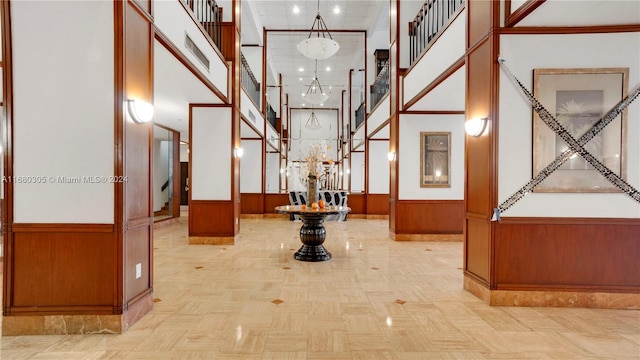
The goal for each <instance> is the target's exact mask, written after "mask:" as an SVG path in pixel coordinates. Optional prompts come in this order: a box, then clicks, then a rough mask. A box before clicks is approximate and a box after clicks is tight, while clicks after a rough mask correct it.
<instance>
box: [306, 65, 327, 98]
mask: <svg viewBox="0 0 640 360" xmlns="http://www.w3.org/2000/svg"><path fill="white" fill-rule="evenodd" d="M303 96H304V98H305V99H306V101H307V102H309V103H311V104H321V103H323V102H325V101H327V99H329V95H327V94H325V93H324V91H322V85H320V80H318V60H316V70H315V72H314V76H313V80H312V81H311V84H309V88H308V89H307V92H306V93H305V94H304V95H303Z"/></svg>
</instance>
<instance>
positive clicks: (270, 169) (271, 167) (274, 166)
mask: <svg viewBox="0 0 640 360" xmlns="http://www.w3.org/2000/svg"><path fill="white" fill-rule="evenodd" d="M280 166H281V164H280V155H279V154H278V153H267V169H266V170H267V171H266V179H265V181H266V190H265V192H266V193H277V192H278V191H279V190H280V187H279V186H280V183H279V182H278V179H279V177H280ZM241 181H242V179H241Z"/></svg>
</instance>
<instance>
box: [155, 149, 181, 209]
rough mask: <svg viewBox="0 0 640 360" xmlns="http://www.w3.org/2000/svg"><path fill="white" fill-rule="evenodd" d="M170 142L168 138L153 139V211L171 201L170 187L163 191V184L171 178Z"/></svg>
mask: <svg viewBox="0 0 640 360" xmlns="http://www.w3.org/2000/svg"><path fill="white" fill-rule="evenodd" d="M169 144H170V142H169V141H166V140H160V139H153V182H152V184H153V211H158V210H160V209H161V208H162V207H163V206H164V204H165V203H166V202H167V201H169V190H170V189H169V188H166V189H165V190H164V191H162V185H164V183H165V182H166V181H167V180H168V179H169ZM177 180H178V179H173V181H177Z"/></svg>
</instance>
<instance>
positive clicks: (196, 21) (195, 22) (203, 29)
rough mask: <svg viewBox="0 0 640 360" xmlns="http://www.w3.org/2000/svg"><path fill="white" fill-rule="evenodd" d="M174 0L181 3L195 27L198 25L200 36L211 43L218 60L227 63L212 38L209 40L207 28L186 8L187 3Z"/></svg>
mask: <svg viewBox="0 0 640 360" xmlns="http://www.w3.org/2000/svg"><path fill="white" fill-rule="evenodd" d="M176 1H178V2H179V3H180V5H182V8H183V9H184V11H185V12H186V13H187V14H188V15H189V17H190V18H191V20H193V22H194V24H196V27H198V30H200V33H202V36H204V38H205V40H207V42H208V43H209V45H211V48H213V51H215V53H216V54H217V55H218V57H219V58H220V60H222V63H223V64H227V60H226V59H225V58H224V56H222V53H221V52H220V51H221V49H218V46H217V45H216V44H214V43H213V40H211V38H210V37H209V35H208V34H207V30H205V28H204V27H203V26H202V24H200V21H198V19H196V18H195V16H194V15H193V13H192V12H191V9H189V8H187V5H186V4H185V3H184V1H179V0H176ZM227 68H228V66H227Z"/></svg>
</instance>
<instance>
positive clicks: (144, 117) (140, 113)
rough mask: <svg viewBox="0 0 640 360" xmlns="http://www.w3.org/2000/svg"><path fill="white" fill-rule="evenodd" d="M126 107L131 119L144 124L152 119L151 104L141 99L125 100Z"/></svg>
mask: <svg viewBox="0 0 640 360" xmlns="http://www.w3.org/2000/svg"><path fill="white" fill-rule="evenodd" d="M127 109H128V111H129V115H130V116H131V119H133V121H135V122H137V123H138V124H145V123H148V122H149V121H151V119H153V105H151V104H149V103H148V102H145V101H141V100H132V99H130V100H127Z"/></svg>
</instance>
